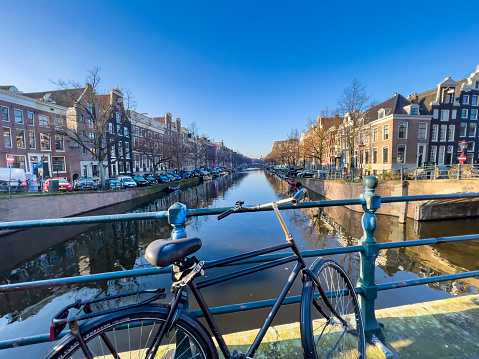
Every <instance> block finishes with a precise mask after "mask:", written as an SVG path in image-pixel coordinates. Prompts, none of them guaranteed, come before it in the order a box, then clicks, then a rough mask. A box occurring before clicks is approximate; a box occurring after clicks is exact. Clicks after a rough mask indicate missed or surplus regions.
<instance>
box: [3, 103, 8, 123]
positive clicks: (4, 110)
mask: <svg viewBox="0 0 479 359" xmlns="http://www.w3.org/2000/svg"><path fill="white" fill-rule="evenodd" d="M2 121H5V122H10V118H9V116H8V107H5V106H2Z"/></svg>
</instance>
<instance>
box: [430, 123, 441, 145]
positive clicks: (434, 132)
mask: <svg viewBox="0 0 479 359" xmlns="http://www.w3.org/2000/svg"><path fill="white" fill-rule="evenodd" d="M438 134H439V125H432V132H431V141H437V139H438Z"/></svg>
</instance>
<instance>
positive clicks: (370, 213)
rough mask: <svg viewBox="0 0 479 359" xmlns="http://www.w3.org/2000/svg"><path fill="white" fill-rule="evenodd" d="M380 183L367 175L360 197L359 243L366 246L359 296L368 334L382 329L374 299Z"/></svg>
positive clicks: (362, 257)
mask: <svg viewBox="0 0 479 359" xmlns="http://www.w3.org/2000/svg"><path fill="white" fill-rule="evenodd" d="M378 183H379V181H378V179H377V178H376V177H372V176H367V177H365V178H364V180H363V185H364V187H365V192H364V193H363V194H361V196H360V199H361V200H362V201H363V204H362V207H363V210H364V214H363V217H362V220H361V224H362V227H363V236H362V237H361V240H360V241H359V244H360V245H362V246H363V247H364V252H360V260H361V272H360V277H359V280H358V285H359V286H360V287H361V289H362V290H363V293H362V294H361V295H360V297H359V302H360V305H361V313H362V315H363V320H364V330H365V332H366V334H367V335H368V336H369V335H371V334H374V333H377V332H380V331H381V327H380V326H379V323H378V321H377V320H376V314H375V312H374V300H375V299H376V298H377V296H378V289H377V286H376V283H375V281H374V272H375V261H376V258H377V257H378V255H379V244H378V243H377V242H376V239H375V238H374V231H375V230H376V225H377V222H376V215H375V212H376V211H377V210H378V209H379V208H380V207H381V196H379V195H378V194H376V193H374V191H375V189H376V187H377V186H378Z"/></svg>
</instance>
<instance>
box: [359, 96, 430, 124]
mask: <svg viewBox="0 0 479 359" xmlns="http://www.w3.org/2000/svg"><path fill="white" fill-rule="evenodd" d="M410 105H411V101H409V100H408V99H407V98H405V97H404V96H403V95H401V94H395V95H394V96H393V97H391V98H390V99H387V100H386V101H384V102H381V103H380V104H379V105H376V106H373V107H371V108H370V109H369V110H366V111H364V112H363V113H362V116H364V117H366V120H365V123H369V122H372V121H376V120H377V119H378V118H379V110H381V109H385V110H386V113H385V115H386V116H388V115H392V114H393V115H407V114H408V111H407V110H406V107H407V106H410ZM419 114H420V115H427V114H429V112H428V111H421V108H419Z"/></svg>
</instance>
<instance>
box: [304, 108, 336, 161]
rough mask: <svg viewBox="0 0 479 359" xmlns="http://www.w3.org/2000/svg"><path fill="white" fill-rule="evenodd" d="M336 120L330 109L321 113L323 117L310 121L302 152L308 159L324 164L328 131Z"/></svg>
mask: <svg viewBox="0 0 479 359" xmlns="http://www.w3.org/2000/svg"><path fill="white" fill-rule="evenodd" d="M334 120H335V117H334V114H333V113H332V112H331V110H330V109H329V108H328V107H326V108H325V109H324V110H322V111H321V116H318V118H317V119H316V121H314V120H313V119H311V118H309V119H308V121H307V127H308V131H307V132H306V136H305V137H304V140H303V142H302V152H303V154H304V156H305V157H306V158H309V159H311V160H316V161H317V162H318V163H319V164H322V161H323V153H324V150H325V145H326V139H327V135H328V130H329V128H330V127H331V126H332V125H333V123H334Z"/></svg>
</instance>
